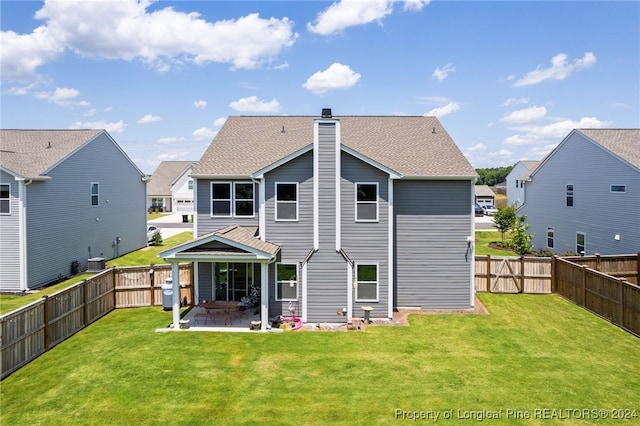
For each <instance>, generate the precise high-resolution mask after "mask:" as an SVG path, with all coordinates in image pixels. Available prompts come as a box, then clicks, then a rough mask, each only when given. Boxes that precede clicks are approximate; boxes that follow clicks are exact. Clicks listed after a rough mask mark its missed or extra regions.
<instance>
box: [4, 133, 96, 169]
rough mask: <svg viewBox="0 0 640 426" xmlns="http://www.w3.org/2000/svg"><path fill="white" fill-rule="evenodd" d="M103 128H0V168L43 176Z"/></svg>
mask: <svg viewBox="0 0 640 426" xmlns="http://www.w3.org/2000/svg"><path fill="white" fill-rule="evenodd" d="M102 132H104V130H22V129H18V130H17V129H12V130H4V129H3V130H0V167H2V168H3V169H5V170H7V171H9V172H10V173H12V174H14V175H17V176H20V177H22V178H26V179H42V178H45V176H44V175H45V174H46V173H47V172H48V171H49V170H50V169H51V168H52V167H53V166H55V165H56V164H58V163H59V162H60V161H62V160H63V159H65V158H66V157H68V156H69V155H71V154H72V153H73V152H75V151H76V150H78V149H79V148H80V147H81V146H83V145H84V144H86V143H88V142H89V141H91V140H93V139H94V138H95V137H96V136H98V135H99V134H100V133H102Z"/></svg>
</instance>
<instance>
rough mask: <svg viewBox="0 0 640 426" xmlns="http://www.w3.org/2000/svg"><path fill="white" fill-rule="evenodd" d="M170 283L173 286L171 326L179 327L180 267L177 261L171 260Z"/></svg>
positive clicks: (177, 328) (176, 328)
mask: <svg viewBox="0 0 640 426" xmlns="http://www.w3.org/2000/svg"><path fill="white" fill-rule="evenodd" d="M171 284H172V286H173V288H172V290H173V301H172V302H173V328H174V330H179V329H180V269H179V268H178V262H171Z"/></svg>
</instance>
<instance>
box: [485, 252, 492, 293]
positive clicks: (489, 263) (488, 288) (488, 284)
mask: <svg viewBox="0 0 640 426" xmlns="http://www.w3.org/2000/svg"><path fill="white" fill-rule="evenodd" d="M486 286H487V290H486V291H487V293H491V255H490V254H488V255H487V283H486Z"/></svg>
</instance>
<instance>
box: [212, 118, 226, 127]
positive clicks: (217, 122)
mask: <svg viewBox="0 0 640 426" xmlns="http://www.w3.org/2000/svg"><path fill="white" fill-rule="evenodd" d="M226 121H227V118H226V117H220V118H216V119H215V120H214V122H213V125H214V126H216V127H220V126H222V125H223V124H224V123H225V122H226Z"/></svg>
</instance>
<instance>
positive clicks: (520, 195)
mask: <svg viewBox="0 0 640 426" xmlns="http://www.w3.org/2000/svg"><path fill="white" fill-rule="evenodd" d="M538 164H540V161H530V160H522V161H518V162H517V163H516V164H515V165H514V166H513V169H511V172H509V174H508V175H507V205H509V206H514V207H516V208H518V207H520V206H521V205H522V204H524V202H525V199H524V182H525V181H526V180H528V179H529V175H530V174H531V172H532V171H533V170H534V169H535V168H536V167H537V166H538Z"/></svg>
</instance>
